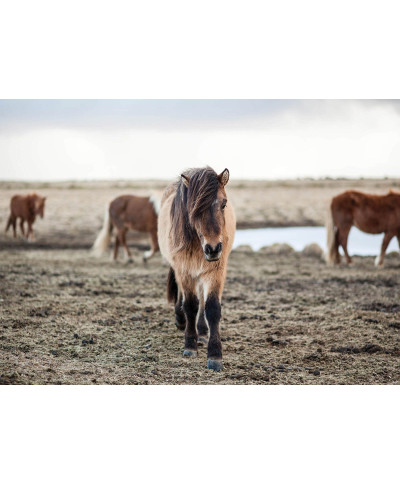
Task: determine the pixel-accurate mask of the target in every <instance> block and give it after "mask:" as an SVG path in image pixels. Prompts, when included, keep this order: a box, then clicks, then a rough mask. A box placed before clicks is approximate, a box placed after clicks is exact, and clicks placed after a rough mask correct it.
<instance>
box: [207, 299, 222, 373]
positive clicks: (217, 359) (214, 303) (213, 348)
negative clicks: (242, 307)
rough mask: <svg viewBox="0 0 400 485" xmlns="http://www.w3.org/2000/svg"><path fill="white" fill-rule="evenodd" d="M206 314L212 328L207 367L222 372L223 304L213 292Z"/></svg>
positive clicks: (208, 300) (208, 301)
mask: <svg viewBox="0 0 400 485" xmlns="http://www.w3.org/2000/svg"><path fill="white" fill-rule="evenodd" d="M205 314H206V318H207V322H208V325H209V327H210V340H209V341H208V353H207V357H208V361H207V367H208V368H209V369H212V370H215V371H220V370H221V369H222V344H221V337H220V334H219V322H220V320H221V302H220V299H219V297H218V294H217V293H215V292H211V293H210V294H209V295H208V296H207V300H206V311H205Z"/></svg>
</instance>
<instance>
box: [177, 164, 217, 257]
mask: <svg viewBox="0 0 400 485" xmlns="http://www.w3.org/2000/svg"><path fill="white" fill-rule="evenodd" d="M183 175H185V176H186V177H188V178H189V179H190V183H189V188H187V187H186V185H185V184H184V183H183V180H182V177H180V179H179V181H178V182H177V189H176V195H175V198H174V200H173V201H172V206H171V221H172V225H171V232H173V233H175V235H176V236H177V239H178V240H179V242H180V244H179V250H181V249H183V248H184V247H187V246H191V245H192V244H193V243H194V242H195V241H197V239H198V238H197V234H196V231H195V230H194V228H193V225H194V222H195V221H196V219H198V218H199V217H201V215H202V214H203V213H204V212H205V211H206V210H207V209H208V208H209V207H210V206H211V204H212V203H213V202H214V201H215V199H216V198H217V193H218V188H219V180H218V175H217V173H216V172H215V171H214V170H213V169H212V168H210V167H206V168H192V169H189V170H187V171H185V172H184V173H183Z"/></svg>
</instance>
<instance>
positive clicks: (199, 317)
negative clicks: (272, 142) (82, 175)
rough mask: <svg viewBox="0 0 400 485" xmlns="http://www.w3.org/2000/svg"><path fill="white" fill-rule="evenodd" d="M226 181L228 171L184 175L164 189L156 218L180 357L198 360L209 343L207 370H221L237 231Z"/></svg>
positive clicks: (196, 170) (187, 173) (209, 170)
mask: <svg viewBox="0 0 400 485" xmlns="http://www.w3.org/2000/svg"><path fill="white" fill-rule="evenodd" d="M228 180H229V171H228V170H227V169H225V170H224V171H223V172H222V173H221V174H220V175H217V174H216V172H214V170H213V169H212V168H210V167H206V168H203V169H191V170H188V171H186V172H185V173H183V174H182V175H181V177H180V179H179V181H178V182H176V183H174V184H172V185H170V186H169V187H168V188H167V189H166V190H165V192H164V195H163V199H162V201H161V210H160V215H159V219H158V241H159V245H160V249H161V254H162V255H163V256H164V258H165V259H166V260H167V261H168V262H169V264H170V265H171V268H170V270H169V275H168V283H167V294H168V300H169V302H170V303H174V304H175V315H176V325H177V327H178V328H179V329H181V330H183V329H185V350H184V352H183V355H184V356H187V357H191V356H193V357H195V356H197V347H198V343H200V344H206V343H207V342H208V362H207V367H208V368H209V369H213V370H216V371H219V370H221V369H222V346H221V338H220V332H219V322H220V319H221V295H222V290H223V287H224V283H225V278H226V271H227V264H228V256H229V253H230V252H231V249H232V244H233V239H234V236H235V227H236V220H235V213H234V210H233V207H232V204H230V203H228V201H227V195H226V192H225V185H226V184H227V183H228ZM196 325H197V330H196ZM208 328H209V329H210V339H209V340H208Z"/></svg>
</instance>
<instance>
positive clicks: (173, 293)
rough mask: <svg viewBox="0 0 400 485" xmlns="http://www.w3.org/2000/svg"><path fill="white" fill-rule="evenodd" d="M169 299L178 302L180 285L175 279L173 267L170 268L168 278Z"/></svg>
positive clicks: (170, 301)
mask: <svg viewBox="0 0 400 485" xmlns="http://www.w3.org/2000/svg"><path fill="white" fill-rule="evenodd" d="M167 299H168V302H169V303H176V301H177V300H178V285H177V283H176V279H175V272H174V270H173V269H172V268H169V273H168V279H167Z"/></svg>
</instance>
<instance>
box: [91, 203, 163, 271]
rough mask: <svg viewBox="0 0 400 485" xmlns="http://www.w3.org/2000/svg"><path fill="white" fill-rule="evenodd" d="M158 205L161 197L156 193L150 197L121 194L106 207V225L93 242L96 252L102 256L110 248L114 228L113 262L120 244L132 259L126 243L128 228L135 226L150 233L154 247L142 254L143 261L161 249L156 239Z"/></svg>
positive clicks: (93, 248) (93, 249)
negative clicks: (115, 232)
mask: <svg viewBox="0 0 400 485" xmlns="http://www.w3.org/2000/svg"><path fill="white" fill-rule="evenodd" d="M159 206H160V202H159V199H158V198H157V197H156V196H155V195H153V196H151V197H137V196H135V195H121V196H120V197H117V198H116V199H114V200H113V201H111V202H110V204H109V206H108V207H107V209H106V214H105V217H104V224H103V228H102V229H101V231H100V233H99V235H98V236H97V239H96V241H95V243H94V244H93V247H92V251H93V254H94V255H95V256H98V257H99V256H101V255H102V254H103V253H104V252H105V251H106V250H107V248H108V246H109V244H110V240H111V233H112V230H113V228H114V227H115V228H116V230H117V235H116V238H115V243H114V261H115V260H116V259H117V256H118V249H119V246H120V244H121V245H122V246H123V247H124V249H125V253H126V256H127V258H128V261H132V258H131V253H130V251H129V248H128V246H127V244H126V233H127V231H128V229H133V230H135V231H140V232H147V233H149V234H150V238H151V249H150V251H146V252H145V253H144V255H143V260H144V261H145V262H146V261H147V260H148V259H150V258H151V257H152V256H153V255H154V254H155V253H156V252H157V251H158V250H159V247H158V240H157V215H158V212H159Z"/></svg>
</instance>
